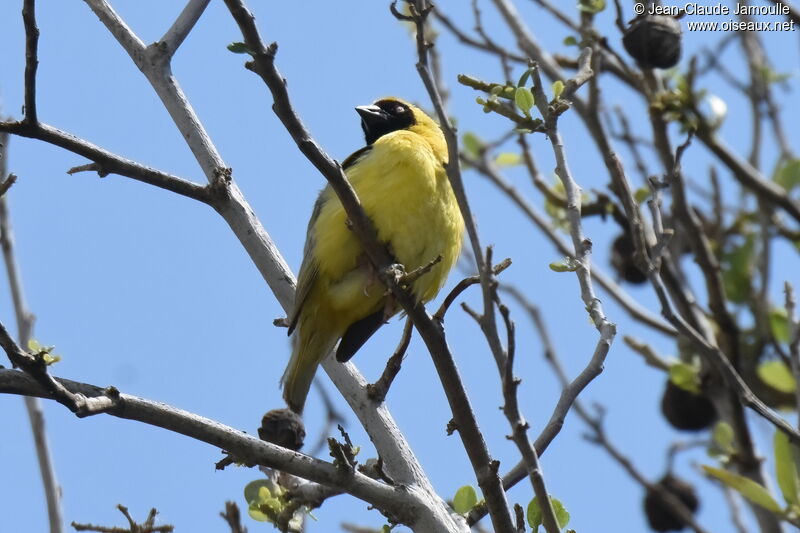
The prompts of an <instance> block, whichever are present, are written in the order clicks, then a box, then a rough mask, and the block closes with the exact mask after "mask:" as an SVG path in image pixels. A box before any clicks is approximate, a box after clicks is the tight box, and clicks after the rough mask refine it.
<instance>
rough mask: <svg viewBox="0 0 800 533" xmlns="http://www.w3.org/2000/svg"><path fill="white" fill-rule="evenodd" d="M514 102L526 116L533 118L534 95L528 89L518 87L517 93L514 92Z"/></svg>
mask: <svg viewBox="0 0 800 533" xmlns="http://www.w3.org/2000/svg"><path fill="white" fill-rule="evenodd" d="M514 102H515V103H516V104H517V107H518V108H520V109H521V110H522V112H523V113H525V116H527V117H529V116H531V108H532V107H533V104H534V101H533V93H532V92H531V90H530V89H528V88H527V87H517V90H516V92H514Z"/></svg>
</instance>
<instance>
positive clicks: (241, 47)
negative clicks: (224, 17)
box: [228, 41, 250, 54]
mask: <svg viewBox="0 0 800 533" xmlns="http://www.w3.org/2000/svg"><path fill="white" fill-rule="evenodd" d="M228 50H230V51H231V52H233V53H234V54H249V53H250V49H249V48H247V45H246V44H244V43H242V42H238V41H237V42H234V43H231V44H229V45H228Z"/></svg>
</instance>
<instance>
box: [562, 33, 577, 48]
mask: <svg viewBox="0 0 800 533" xmlns="http://www.w3.org/2000/svg"><path fill="white" fill-rule="evenodd" d="M563 42H564V46H578V39H576V38H575V37H574V36H572V35H569V36H567V37H565V38H564V41H563Z"/></svg>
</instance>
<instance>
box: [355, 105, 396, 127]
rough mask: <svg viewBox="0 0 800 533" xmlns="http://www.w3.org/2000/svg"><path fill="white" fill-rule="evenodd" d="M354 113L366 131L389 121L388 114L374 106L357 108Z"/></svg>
mask: <svg viewBox="0 0 800 533" xmlns="http://www.w3.org/2000/svg"><path fill="white" fill-rule="evenodd" d="M356 112H357V113H358V114H359V115H360V116H361V120H362V121H363V123H364V126H365V127H366V129H372V127H374V126H376V125H378V124H382V123H385V122H386V121H387V120H389V113H387V112H386V111H384V110H383V109H381V108H380V107H378V106H376V105H360V106H357V107H356Z"/></svg>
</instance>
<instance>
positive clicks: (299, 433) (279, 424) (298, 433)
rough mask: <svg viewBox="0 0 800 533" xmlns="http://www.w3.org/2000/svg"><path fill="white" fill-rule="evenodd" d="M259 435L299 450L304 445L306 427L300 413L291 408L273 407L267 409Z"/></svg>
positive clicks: (263, 438)
mask: <svg viewBox="0 0 800 533" xmlns="http://www.w3.org/2000/svg"><path fill="white" fill-rule="evenodd" d="M258 437H259V438H260V439H261V440H264V441H267V442H271V443H272V444H277V445H278V446H282V447H284V448H289V449H290V450H294V451H297V450H299V449H300V448H302V447H303V441H304V440H305V438H306V428H305V425H304V424H303V419H302V418H300V415H298V414H297V413H295V412H294V411H292V410H291V409H286V408H284V409H273V410H272V411H267V412H266V414H264V417H263V418H262V419H261V427H260V428H258Z"/></svg>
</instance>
